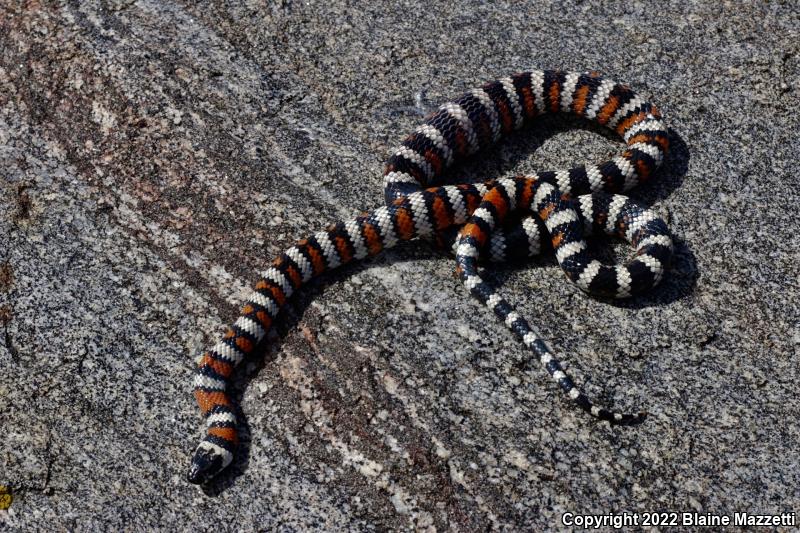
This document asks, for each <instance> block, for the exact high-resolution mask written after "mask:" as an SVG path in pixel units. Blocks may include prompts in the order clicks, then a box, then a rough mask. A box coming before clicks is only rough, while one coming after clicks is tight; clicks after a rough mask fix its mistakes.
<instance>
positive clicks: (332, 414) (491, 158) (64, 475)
mask: <svg viewBox="0 0 800 533" xmlns="http://www.w3.org/2000/svg"><path fill="white" fill-rule="evenodd" d="M202 4H203V5H200V3H196V2H189V1H184V0H177V1H173V2H157V1H154V0H138V1H130V0H114V1H112V0H108V1H102V2H78V1H67V2H47V3H45V2H36V1H33V0H31V1H29V2H3V3H2V6H0V177H1V178H2V179H0V326H1V328H0V433H2V435H3V438H2V440H1V442H0V485H5V486H8V487H10V488H11V490H12V493H13V498H14V499H13V503H12V504H11V506H10V507H9V509H8V510H5V511H3V510H0V528H3V527H9V528H11V529H14V530H20V531H22V530H25V531H28V530H34V529H57V530H74V529H80V530H121V529H124V530H136V531H140V530H151V529H169V530H176V529H177V530H188V529H194V530H208V529H232V530H272V529H277V528H282V529H284V530H299V529H312V530H327V531H334V530H340V531H343V530H358V531H363V530H370V529H374V530H401V529H408V528H416V529H421V530H426V529H429V530H433V529H436V530H454V531H476V530H484V529H487V528H496V529H510V530H527V531H531V530H542V529H546V528H552V527H556V526H558V525H559V524H560V517H561V514H562V513H564V512H567V511H570V512H578V513H581V512H612V511H613V512H622V511H631V512H633V511H639V512H644V511H657V510H675V511H684V510H685V511H697V512H702V513H732V512H734V511H748V510H749V511H754V512H755V511H759V512H786V511H800V463H798V457H800V425H799V424H798V418H800V403H799V402H798V401H797V394H798V392H797V383H798V379H799V378H800V375H798V374H799V373H800V371H798V368H800V364H798V363H800V311H799V310H798V303H797V302H798V296H799V294H798V293H800V275H799V274H798V273H799V272H800V269H798V263H800V251H799V250H800V247H799V246H798V244H797V243H798V238H797V232H798V228H800V209H798V205H800V193H799V192H798V189H800V180H799V179H798V174H797V165H798V161H800V149H798V146H800V144H798V142H797V132H798V131H800V115H798V113H797V109H798V106H799V105H800V48H798V45H797V43H798V42H800V18H799V17H798V11H797V8H796V5H795V4H794V3H793V2H721V3H720V2H697V3H687V2H685V1H671V2H658V3H657V4H654V3H647V2H625V3H621V2H613V3H609V2H601V1H599V0H588V1H584V2H578V3H576V5H574V6H569V5H568V4H570V3H567V2H556V1H553V2H531V3H530V4H529V5H527V6H526V5H524V4H520V3H513V4H512V5H505V4H503V3H485V2H478V1H472V2H459V3H453V2H403V3H397V2H390V1H386V0H382V1H376V2H369V3H364V5H362V6H361V7H360V8H355V7H349V6H346V5H344V3H343V2H313V3H303V2H290V1H284V2H280V3H278V2H224V1H222V0H217V1H211V2H205V3H202ZM265 4H266V6H265ZM237 6H238V7H237ZM456 6H457V7H456ZM554 67H561V68H564V69H569V70H587V69H596V70H599V71H601V72H604V73H606V74H608V75H610V76H612V77H614V78H615V79H618V80H621V81H625V82H627V83H629V84H631V85H632V86H633V87H635V88H636V89H637V90H638V91H640V92H641V93H643V94H644V95H646V96H648V97H651V98H652V99H653V100H654V101H655V102H656V103H657V104H658V105H659V106H660V107H661V108H662V109H663V111H664V114H665V117H666V118H667V121H668V123H669V125H670V127H671V128H672V130H673V134H672V135H673V138H672V145H673V151H672V154H671V156H670V158H669V160H668V161H667V167H666V168H665V169H664V171H662V172H660V173H659V174H658V175H657V176H656V179H655V180H654V183H653V185H652V186H649V187H646V188H642V189H641V190H639V191H636V192H635V194H634V196H636V197H637V198H638V199H640V200H642V201H644V202H645V203H648V204H651V205H653V206H654V208H655V209H656V210H657V211H658V212H660V213H661V214H662V215H664V216H665V217H667V219H668V221H669V222H670V224H671V228H672V230H673V232H674V234H675V236H676V238H677V241H678V243H679V244H678V250H677V258H676V262H675V265H674V269H673V272H672V274H671V275H670V277H669V278H668V279H667V280H666V281H665V283H664V284H663V286H662V287H661V288H659V289H657V290H656V291H654V292H653V293H652V294H649V295H647V296H645V297H643V298H641V299H638V300H635V301H632V302H627V303H621V304H609V303H608V302H602V301H597V300H592V299H588V298H586V297H584V296H583V295H582V294H579V292H578V291H576V289H575V288H573V287H570V286H568V285H567V284H566V283H565V281H564V280H563V275H562V274H561V273H560V271H559V270H558V267H557V266H556V265H555V263H554V261H553V260H552V259H550V258H543V259H541V260H537V261H533V262H532V263H531V264H530V265H510V266H503V267H500V268H497V269H495V270H494V272H493V273H492V275H491V279H492V280H493V281H494V282H495V283H497V284H499V285H502V291H503V293H504V294H507V295H509V298H510V299H511V300H512V301H514V302H516V303H517V304H518V306H519V308H520V311H521V312H524V313H525V314H526V315H527V316H528V317H530V318H531V320H532V322H534V323H535V324H538V327H539V329H540V330H541V332H542V334H543V335H544V336H545V337H546V338H547V339H548V340H549V341H550V343H551V345H552V346H553V348H554V349H556V350H557V351H558V352H560V353H561V354H562V355H563V359H564V360H565V361H566V362H567V363H568V364H569V367H570V370H571V371H572V373H573V374H574V376H575V377H576V378H577V380H578V381H579V382H581V383H583V384H585V388H586V390H587V392H588V393H589V394H590V396H592V397H594V398H597V399H598V400H601V401H602V402H604V403H607V404H610V405H613V406H616V407H618V408H621V409H638V408H646V409H648V410H649V411H650V412H651V416H650V417H649V418H648V419H647V421H646V422H645V423H644V424H642V425H640V426H636V427H623V428H611V427H609V426H608V425H606V424H603V423H597V422H595V421H593V420H592V419H590V418H589V417H587V416H586V415H584V414H583V413H581V412H580V411H578V410H577V409H575V408H574V407H572V406H571V405H570V404H569V402H567V401H565V400H564V399H563V398H562V397H561V395H560V393H559V392H558V391H557V390H556V388H555V387H554V386H553V384H552V383H551V382H550V380H549V379H548V378H547V377H546V375H545V373H544V371H543V370H541V369H540V368H538V367H537V366H533V367H530V368H528V367H527V366H526V365H525V364H524V357H525V352H524V351H523V348H522V346H521V345H520V344H519V343H517V342H516V341H515V340H514V339H513V338H512V337H511V335H510V334H509V333H507V332H506V331H505V329H504V328H503V327H502V325H500V324H498V323H496V321H495V319H494V318H493V317H492V316H491V315H490V314H489V313H488V312H487V311H486V310H485V309H484V308H482V307H481V306H480V305H479V304H478V303H476V302H474V301H472V300H471V299H470V298H469V297H468V296H467V295H466V291H465V290H464V289H463V287H461V286H460V284H459V283H458V281H457V280H456V279H455V277H454V276H453V268H454V263H453V261H452V260H451V259H450V258H449V257H447V256H445V255H442V254H441V253H438V252H433V251H431V249H430V248H429V247H428V246H427V245H425V244H412V245H409V246H406V247H403V248H401V249H398V250H396V251H392V252H390V253H387V254H385V255H383V256H381V257H379V258H377V259H374V260H371V261H368V262H366V263H364V264H361V265H357V266H354V267H350V268H347V269H346V270H344V271H342V272H341V273H337V274H335V275H331V276H327V277H325V278H324V279H322V280H320V281H319V282H317V283H315V284H313V285H312V286H311V287H309V288H308V289H307V290H304V291H301V294H300V295H299V297H298V298H296V299H294V300H293V302H292V304H291V306H290V307H289V309H288V312H287V318H286V320H284V321H283V323H282V324H281V326H280V327H279V328H278V331H277V332H276V335H274V336H273V339H272V342H271V343H270V345H269V347H268V348H267V349H266V354H265V355H264V357H262V358H259V359H256V360H254V361H252V362H251V363H249V364H248V365H247V368H246V370H245V371H244V372H242V375H241V377H240V379H239V381H238V382H237V383H238V387H239V397H240V399H241V406H242V411H243V414H244V420H245V425H244V434H245V439H244V440H245V442H244V445H243V449H242V453H241V454H240V457H239V459H238V460H237V462H236V463H235V464H234V466H233V468H232V470H231V472H230V473H229V474H228V475H226V476H224V477H223V478H222V479H221V480H219V482H218V483H217V484H215V485H214V486H213V487H210V488H208V489H207V490H206V491H205V492H203V491H201V490H200V489H198V488H197V487H195V486H193V485H190V484H188V483H187V482H186V481H185V479H184V476H185V472H186V468H187V463H188V460H189V456H190V453H191V451H192V450H193V448H194V446H195V445H196V443H197V441H198V439H199V437H200V436H201V430H200V417H199V415H198V412H197V409H196V406H195V405H194V402H193V399H192V396H191V374H192V369H193V365H194V360H195V358H196V356H197V355H198V354H199V353H200V351H201V350H202V349H203V348H204V347H206V346H208V345H209V344H210V343H212V342H214V341H215V339H216V337H217V336H218V335H219V334H220V332H221V330H222V327H223V325H224V324H225V323H227V322H230V321H232V320H233V319H234V318H235V315H236V310H237V306H238V304H239V303H240V302H241V300H242V298H243V296H244V294H245V293H246V291H247V288H248V287H249V285H250V284H251V283H252V281H253V280H254V278H255V273H256V272H257V271H258V270H259V269H261V268H263V267H264V266H265V265H267V264H268V263H269V261H271V260H272V258H273V257H274V256H275V255H277V253H279V252H280V251H281V250H282V249H284V248H285V247H287V246H288V245H290V244H291V243H293V242H294V241H295V240H297V239H299V238H301V237H304V236H306V235H308V234H310V233H312V232H314V231H317V230H318V229H320V228H322V227H324V226H325V225H326V224H327V223H328V222H331V221H335V220H338V219H341V218H344V217H349V216H352V215H353V214H355V213H358V212H360V211H363V210H366V209H370V208H372V207H375V206H377V205H379V204H380V202H381V200H382V191H381V169H382V161H383V160H384V158H385V156H386V154H387V152H388V150H389V149H390V148H391V147H392V146H394V145H396V144H397V143H398V142H399V141H400V140H401V139H402V138H403V137H404V136H405V135H406V134H407V133H408V132H410V131H411V130H412V128H413V127H414V126H415V125H417V124H419V123H420V122H421V119H422V117H423V116H424V115H425V114H426V113H427V112H429V111H430V110H432V109H434V108H435V106H436V105H437V104H439V103H442V102H444V101H446V100H448V99H450V98H452V97H454V96H457V95H458V94H460V93H461V92H462V91H463V90H465V89H467V88H469V87H471V86H474V85H477V84H479V83H481V82H483V81H487V80H491V79H494V78H496V77H499V76H502V75H506V74H508V73H510V72H513V71H516V70H524V69H527V68H554ZM570 126H571V125H570V124H568V123H564V122H563V121H548V122H545V123H543V124H538V125H536V126H534V127H532V128H530V129H528V130H526V132H524V133H522V134H520V135H518V136H516V137H514V138H512V139H510V140H509V141H507V142H505V143H504V144H503V145H502V146H501V147H499V148H498V149H497V150H496V151H495V152H494V153H492V154H487V155H486V156H485V157H481V158H480V161H475V164H474V165H467V166H465V167H463V168H461V169H460V170H459V172H460V173H461V174H462V175H464V176H465V178H466V179H470V180H479V179H487V178H493V177H498V176H511V175H514V174H517V173H521V172H525V171H530V170H534V169H540V170H543V169H550V168H563V167H566V166H567V165H569V164H571V163H578V162H582V161H585V160H600V159H601V158H604V157H607V156H608V155H611V154H612V153H614V151H616V150H618V149H619V143H618V142H617V141H615V140H614V139H611V138H608V137H605V136H602V135H598V134H597V132H595V131H594V130H592V129H585V128H578V129H575V128H572V127H570ZM625 253H627V251H626V250H623V249H619V250H618V249H617V248H614V249H613V250H612V252H611V253H610V254H609V255H610V256H611V257H613V256H617V255H622V256H624V254H625Z"/></svg>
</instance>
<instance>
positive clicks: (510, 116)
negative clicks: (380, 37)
mask: <svg viewBox="0 0 800 533" xmlns="http://www.w3.org/2000/svg"><path fill="white" fill-rule="evenodd" d="M548 114H569V115H574V116H577V117H581V118H583V119H585V120H588V121H589V122H591V123H595V124H599V125H600V126H602V127H604V128H606V129H608V130H610V131H611V132H612V133H613V134H616V136H618V137H619V138H620V139H621V140H622V141H623V142H624V143H625V148H624V151H622V153H620V154H619V155H617V156H615V157H613V158H611V159H609V160H607V161H605V162H602V163H599V164H586V165H581V166H576V167H574V168H571V169H569V170H560V171H546V172H536V173H534V174H530V175H523V176H517V177H513V178H501V179H496V180H490V181H488V182H485V183H477V184H469V183H458V184H455V185H438V186H437V185H436V184H437V182H438V183H441V182H442V178H443V177H444V176H445V171H446V170H447V169H448V168H450V167H452V166H454V165H457V164H460V163H462V162H463V161H465V160H466V159H468V158H469V157H470V156H473V155H474V154H477V153H478V152H481V151H482V150H484V149H485V148H487V147H489V146H491V145H493V144H496V143H497V142H498V141H499V140H500V139H502V138H504V137H506V136H507V135H509V134H511V133H512V132H513V131H515V130H519V129H520V128H522V127H524V126H525V125H526V124H528V123H530V122H532V121H533V120H535V119H536V118H537V117H539V116H542V115H548ZM668 148H669V133H668V130H667V128H666V125H665V123H664V121H663V118H662V115H661V112H660V111H659V109H658V108H657V107H656V106H655V105H653V104H652V103H650V102H648V101H646V100H645V99H643V98H641V97H639V96H638V95H637V94H636V93H635V92H634V91H633V89H631V88H630V87H629V86H628V85H625V84H621V83H617V82H615V81H613V80H611V79H608V78H605V77H604V76H602V75H601V74H599V73H598V72H595V71H591V72H583V73H578V72H567V71H563V70H544V71H542V70H538V71H530V72H520V73H516V74H513V75H510V76H508V77H504V78H501V79H498V80H496V81H493V82H490V83H486V84H484V85H483V86H481V87H479V88H476V89H473V90H471V91H469V92H466V93H465V94H463V95H462V96H460V97H459V98H457V99H456V100H453V101H452V102H449V103H446V104H443V105H441V106H440V107H439V108H438V109H437V110H436V111H434V112H432V113H431V114H429V115H428V116H427V118H426V119H425V120H424V122H423V124H422V125H421V126H419V127H418V128H417V129H416V130H415V131H414V132H413V133H412V134H411V135H409V136H408V137H406V138H405V140H403V141H402V143H401V144H400V146H399V148H397V149H396V150H394V151H393V152H391V156H390V157H389V159H388V161H387V163H386V166H385V171H384V178H383V180H384V192H385V200H386V204H385V205H383V206H381V207H378V208H377V209H374V210H372V211H369V212H366V213H363V214H361V215H359V216H356V217H354V218H352V219H350V220H345V221H340V222H337V223H335V224H331V225H329V226H328V227H327V228H326V229H324V230H323V231H320V232H318V233H316V234H314V235H312V236H309V237H307V238H305V239H302V240H300V241H298V242H297V243H296V244H295V245H294V246H292V247H291V248H289V249H288V250H286V251H284V252H283V253H282V254H280V255H279V256H278V257H277V258H276V259H275V260H274V261H273V262H272V264H271V265H270V266H269V267H268V268H267V269H266V270H264V271H263V272H260V273H259V277H258V281H257V282H256V284H255V287H254V288H253V290H252V292H251V293H250V294H249V296H248V297H247V300H246V302H245V304H244V305H243V307H242V308H241V313H240V316H239V317H238V318H237V320H236V321H235V322H234V323H233V324H232V325H231V326H229V327H228V328H227V329H226V330H225V333H224V335H223V337H222V339H221V340H219V342H218V343H217V344H215V345H214V346H213V347H212V348H211V349H209V350H208V351H206V352H205V353H203V354H202V355H201V356H200V358H199V362H198V365H197V367H196V370H195V373H194V382H193V385H194V396H195V399H196V401H197V404H198V406H199V408H200V411H201V412H202V416H203V418H204V421H205V424H204V428H205V435H204V437H203V439H202V441H201V442H200V444H199V445H198V446H197V448H196V450H195V452H194V454H193V456H192V459H191V464H190V468H189V471H188V480H189V481H190V482H192V483H196V484H206V483H209V482H210V481H212V480H213V479H214V478H215V477H216V476H217V475H218V474H219V473H220V472H222V471H223V470H225V469H226V468H227V467H228V465H230V464H231V462H232V461H233V459H234V454H235V453H236V448H237V444H238V434H237V417H236V414H235V411H236V407H235V404H234V401H233V399H232V398H231V395H230V391H229V388H230V386H231V379H232V375H233V373H234V370H235V369H236V367H237V366H238V365H240V364H241V362H242V361H243V360H245V358H246V357H248V356H249V355H250V354H252V353H253V352H254V351H255V350H256V348H257V346H259V344H260V343H261V341H262V340H263V339H264V338H265V336H266V335H267V333H268V331H269V330H270V328H272V326H273V324H274V322H275V320H276V318H277V317H278V315H279V313H280V312H281V310H282V309H283V307H284V306H285V304H286V302H287V300H288V299H289V298H290V297H291V296H292V294H294V293H295V292H296V291H297V290H298V289H300V288H301V287H302V286H303V285H305V284H307V283H308V282H309V281H310V280H312V279H314V278H316V277H317V276H320V275H322V274H324V273H325V272H328V271H330V270H333V269H336V268H338V267H340V266H342V265H346V264H349V263H352V262H353V261H357V260H361V259H364V258H368V257H373V256H376V255H378V254H379V253H381V252H382V251H383V250H386V249H389V248H392V247H394V246H396V245H397V244H399V243H402V242H406V241H410V240H412V239H427V240H430V241H433V242H434V243H435V244H436V245H438V246H443V247H449V248H451V249H452V250H453V251H454V252H455V258H456V272H457V275H458V277H459V278H460V280H461V281H462V282H463V284H464V286H465V287H466V288H467V290H468V291H469V292H470V293H471V294H472V295H473V296H475V297H476V298H477V300H478V301H479V302H480V303H481V304H482V305H484V306H486V307H487V308H488V309H489V310H491V311H492V312H493V313H494V314H495V315H496V316H497V317H498V318H499V319H500V320H501V321H502V322H503V323H504V324H505V325H506V326H507V327H508V328H509V329H510V330H511V331H512V332H513V333H514V334H515V335H516V336H517V337H519V339H520V340H521V341H522V344H523V345H524V346H525V348H526V352H525V353H526V354H529V355H528V357H529V361H532V362H533V363H536V360H538V362H539V363H540V364H541V365H542V366H543V367H544V369H545V370H546V372H547V373H548V374H549V376H550V377H551V378H552V379H553V380H554V381H555V383H556V384H557V386H558V387H559V388H560V389H561V390H562V391H563V393H564V394H565V395H566V397H567V398H569V399H570V400H571V401H572V402H573V403H574V404H575V405H577V406H578V407H579V408H580V409H582V410H584V411H586V412H587V413H589V414H590V415H592V416H593V417H595V418H597V419H600V420H605V421H608V422H610V423H612V424H634V423H638V422H641V421H642V420H644V418H645V417H646V415H647V413H646V412H644V411H640V412H635V413H621V412H616V411H613V410H610V409H607V408H604V407H601V406H598V405H596V404H595V403H593V402H592V401H591V400H590V399H589V398H588V397H587V395H586V394H585V393H584V392H582V390H581V388H579V387H578V386H577V385H576V384H575V382H574V381H573V379H572V378H571V377H570V376H569V375H568V374H567V372H566V371H565V370H564V367H563V366H562V364H561V362H560V361H559V359H558V358H557V356H556V354H555V353H554V352H553V351H552V350H551V349H550V348H549V346H548V344H547V343H546V342H545V340H544V339H543V338H542V337H541V336H540V335H539V334H538V333H536V332H535V330H534V329H533V328H532V327H531V326H530V325H529V323H528V322H527V320H526V319H525V318H524V317H523V316H522V315H521V314H520V313H519V312H517V310H516V309H515V308H514V306H513V305H512V304H511V303H509V302H508V301H507V300H506V299H505V298H504V297H503V296H502V295H500V294H499V293H498V292H497V291H496V290H495V289H494V288H493V287H492V285H491V284H490V283H489V282H487V281H486V280H485V279H484V278H483V277H482V271H483V268H484V266H483V265H484V264H485V263H484V261H483V259H489V260H490V261H495V262H499V261H507V260H510V259H515V258H524V257H530V256H534V255H537V254H539V253H540V252H542V251H544V250H545V249H549V250H552V251H553V252H554V254H555V258H556V261H557V262H558V264H559V266H560V267H561V269H562V270H563V272H564V274H565V276H566V278H567V279H568V280H569V281H570V282H571V283H572V284H574V285H575V286H577V287H578V288H579V289H580V290H582V291H584V292H586V293H588V294H589V295H592V296H596V297H600V298H629V297H632V296H636V295H638V294H640V293H642V292H643V291H646V290H649V289H651V288H652V287H654V286H655V285H657V284H658V283H659V282H660V281H661V280H662V279H663V278H664V275H665V272H666V270H667V269H668V267H669V262H670V258H671V255H672V252H673V242H672V238H671V236H670V232H669V229H668V227H667V225H666V223H665V222H664V221H663V220H662V219H661V218H659V217H658V216H657V215H656V214H655V213H654V212H653V211H652V210H650V209H647V208H644V207H641V206H639V205H637V204H636V203H635V202H633V201H632V200H630V199H629V198H627V197H626V196H622V195H619V194H617V193H619V192H624V191H627V190H629V189H631V188H633V187H635V186H637V185H639V184H641V183H644V182H646V181H648V180H649V179H650V177H651V176H652V174H653V173H654V171H655V170H656V169H657V168H658V167H659V166H660V165H661V164H662V163H663V161H664V158H665V156H666V154H667V151H668ZM600 233H605V234H607V235H610V236H615V237H619V238H622V239H624V240H627V241H628V242H630V243H631V245H632V246H633V248H634V250H635V251H634V255H633V257H632V258H631V259H629V260H628V261H627V262H625V263H624V264H621V265H607V264H605V263H603V262H601V261H599V260H598V259H595V258H594V257H593V256H592V254H591V253H590V251H589V249H588V247H587V241H586V237H588V236H590V235H593V234H600Z"/></svg>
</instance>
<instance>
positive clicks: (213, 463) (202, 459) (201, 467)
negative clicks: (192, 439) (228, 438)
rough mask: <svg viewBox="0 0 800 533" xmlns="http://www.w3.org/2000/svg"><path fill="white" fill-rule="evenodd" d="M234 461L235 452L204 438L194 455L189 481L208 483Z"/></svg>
mask: <svg viewBox="0 0 800 533" xmlns="http://www.w3.org/2000/svg"><path fill="white" fill-rule="evenodd" d="M231 461H233V454H232V453H231V452H230V451H228V450H226V449H225V448H222V447H221V446H218V445H216V444H214V443H212V442H208V441H207V440H204V441H203V442H201V443H200V445H199V446H198V447H197V450H195V452H194V456H193V457H192V464H191V466H190V467H189V473H188V475H187V476H186V477H187V479H188V480H189V483H194V484H195V485H202V484H206V483H208V482H209V481H211V480H212V479H213V478H214V477H215V476H216V475H217V474H219V473H220V472H222V471H223V470H224V469H225V467H227V466H228V465H229V464H231Z"/></svg>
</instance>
